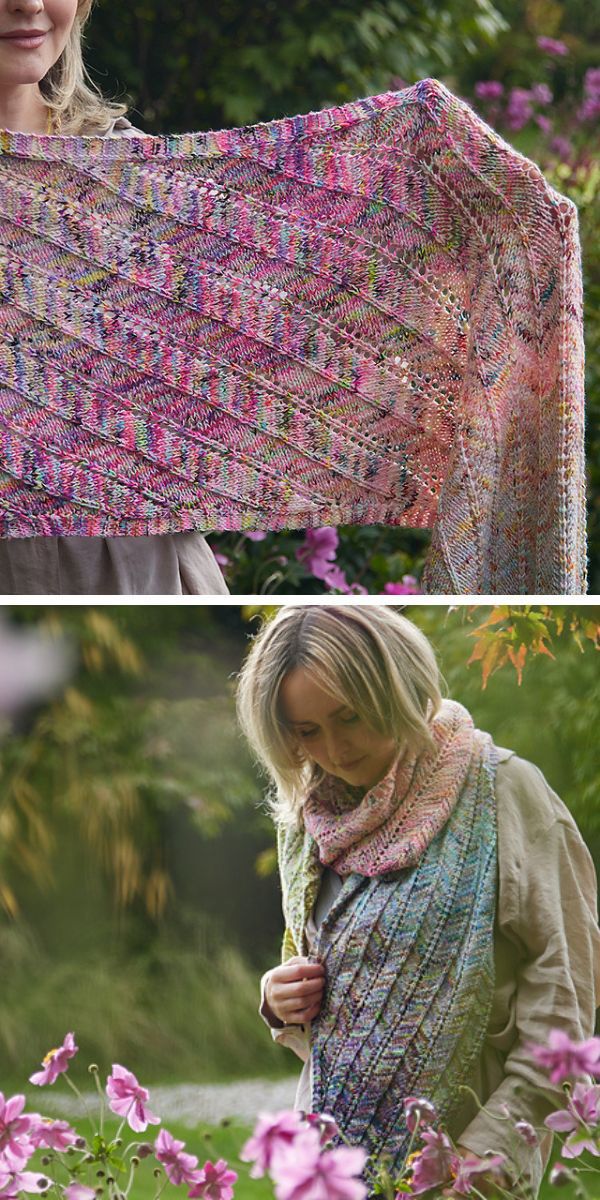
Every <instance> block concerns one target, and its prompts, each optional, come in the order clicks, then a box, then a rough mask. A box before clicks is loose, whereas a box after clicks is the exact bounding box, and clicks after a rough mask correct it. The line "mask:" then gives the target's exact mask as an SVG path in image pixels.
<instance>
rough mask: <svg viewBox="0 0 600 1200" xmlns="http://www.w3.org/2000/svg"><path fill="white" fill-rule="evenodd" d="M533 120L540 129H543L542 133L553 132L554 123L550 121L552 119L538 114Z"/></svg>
mask: <svg viewBox="0 0 600 1200" xmlns="http://www.w3.org/2000/svg"><path fill="white" fill-rule="evenodd" d="M533 119H534V121H535V123H536V125H538V126H539V128H540V129H541V131H542V133H545V134H548V133H550V132H551V130H552V121H551V120H550V117H546V116H544V114H543V113H536V115H535V117H534V118H533Z"/></svg>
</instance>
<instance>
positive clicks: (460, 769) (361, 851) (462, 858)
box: [238, 605, 600, 1194]
mask: <svg viewBox="0 0 600 1200" xmlns="http://www.w3.org/2000/svg"><path fill="white" fill-rule="evenodd" d="M238 705H239V715H240V720H241V724H242V727H243V729H244V732H245V733H246V735H247V737H248V739H249V741H250V743H251V745H252V747H253V749H254V751H255V753H256V755H257V757H258V758H259V759H260V761H261V762H262V764H263V765H264V766H265V767H266V769H267V771H268V773H269V776H270V778H271V780H272V781H273V783H274V785H275V789H274V793H273V796H272V799H271V804H272V812H273V816H274V819H275V821H276V825H277V834H278V857H279V869H280V875H281V886H282V893H283V910H284V915H285V925H286V928H285V935H284V940H283V955H282V958H283V962H282V965H280V966H278V967H274V968H273V969H272V970H270V971H268V972H267V973H266V975H265V976H264V978H263V997H262V1005H261V1012H262V1015H263V1017H264V1019H265V1020H266V1021H267V1023H268V1024H269V1025H270V1026H271V1028H272V1033H273V1037H274V1038H275V1039H276V1040H277V1041H280V1042H281V1043H282V1044H283V1045H286V1046H289V1047H291V1048H292V1049H293V1050H295V1051H296V1053H297V1054H298V1055H299V1057H300V1058H302V1059H303V1060H304V1067H303V1070H302V1074H301V1077H300V1081H299V1086H298V1093H297V1097H296V1107H297V1108H300V1109H303V1110H305V1111H312V1112H327V1113H330V1114H331V1115H332V1116H333V1117H334V1118H335V1120H336V1122H337V1124H338V1126H339V1128H340V1130H341V1132H342V1134H343V1135H344V1137H345V1138H347V1139H348V1140H349V1141H350V1142H351V1143H355V1144H361V1145H363V1146H364V1147H365V1149H367V1150H368V1151H369V1152H370V1153H371V1154H373V1155H375V1156H379V1155H383V1154H386V1155H389V1156H390V1157H391V1159H392V1162H393V1166H394V1168H395V1169H396V1170H397V1169H399V1168H400V1165H401V1164H402V1162H403V1159H404V1157H405V1154H406V1149H407V1144H408V1141H409V1134H408V1130H407V1126H406V1122H405V1117H404V1110H403V1100H404V1099H405V1098H407V1097H409V1096H417V1097H424V1098H426V1099H427V1100H429V1101H431V1102H432V1103H433V1105H434V1106H435V1109H436V1111H437V1113H438V1114H439V1117H440V1120H441V1121H442V1122H443V1124H444V1126H445V1128H446V1129H447V1130H448V1132H449V1133H450V1134H451V1135H452V1137H453V1138H454V1140H455V1141H456V1143H457V1145H458V1147H459V1151H460V1153H464V1154H465V1155H466V1154H469V1155H470V1156H473V1155H475V1156H477V1157H480V1158H483V1157H484V1156H485V1155H486V1153H487V1152H488V1151H494V1152H500V1153H503V1154H504V1155H505V1156H506V1160H507V1178H506V1179H505V1182H509V1181H510V1180H514V1179H517V1178H519V1177H520V1178H521V1179H527V1180H529V1182H530V1185H531V1187H532V1190H533V1193H534V1194H537V1191H538V1189H539V1184H540V1181H541V1177H542V1174H543V1170H544V1165H545V1163H546V1161H547V1158H548V1154H549V1150H550V1143H551V1136H547V1137H545V1138H543V1139H542V1142H541V1145H540V1144H535V1145H533V1144H531V1131H530V1130H527V1132H528V1133H529V1141H527V1140H525V1139H524V1137H522V1136H520V1135H519V1133H518V1132H517V1131H516V1130H515V1123H516V1122H517V1121H519V1120H522V1121H526V1122H529V1123H530V1124H532V1125H535V1126H539V1125H540V1124H541V1123H542V1122H543V1119H544V1117H545V1116H546V1115H547V1113H548V1112H550V1110H551V1108H552V1107H553V1106H554V1107H556V1105H557V1102H558V1104H560V1103H561V1101H562V1099H563V1097H562V1093H561V1092H560V1091H558V1093H557V1091H552V1089H549V1087H548V1082H547V1079H546V1077H545V1076H544V1075H543V1074H542V1072H541V1070H540V1069H539V1068H538V1067H537V1065H536V1063H535V1062H534V1061H533V1059H532V1055H531V1053H530V1051H529V1049H528V1046H529V1043H545V1042H546V1040H547V1035H548V1033H549V1031H550V1030H551V1029H552V1028H553V1027H560V1028H561V1029H562V1030H564V1031H565V1032H566V1033H568V1034H569V1035H570V1036H571V1037H572V1038H573V1039H574V1040H580V1039H583V1038H587V1037H589V1036H591V1035H592V1033H593V1030H594V1018H595V1012H596V1007H597V1003H598V999H599V998H600V932H599V930H598V925H597V907H596V904H597V900H596V895H597V893H596V878H595V872H594V867H593V863H592V859H591V856H590V854H589V851H588V850H587V848H586V846H585V843H584V842H583V839H582V838H581V835H580V834H579V832H578V829H577V826H576V825H575V822H574V820H573V818H572V817H571V815H570V813H569V812H568V810H567V808H566V807H565V805H564V804H563V803H562V801H561V800H560V799H559V798H558V796H556V795H555V793H554V792H553V791H552V790H551V788H550V787H549V786H548V784H547V783H546V781H545V779H544V777H543V776H542V775H541V773H540V771H539V770H538V769H537V768H536V767H535V766H533V765H532V764H531V763H529V762H526V761H524V760H523V759H520V758H519V757H518V756H517V755H516V754H514V753H513V752H512V751H511V750H506V749H502V748H500V747H498V746H496V745H495V744H494V742H493V741H492V738H491V737H490V735H489V734H487V733H484V732H482V731H481V730H478V729H477V728H476V727H475V726H474V723H473V720H472V718H471V716H470V714H469V712H468V711H467V710H466V709H465V708H464V707H463V706H462V705H461V704H459V703H457V702H455V701H452V700H445V699H442V695H441V690H440V675H439V670H438V666H437V663H436V660H435V656H434V653H433V650H432V647H431V645H430V644H429V642H428V641H427V639H426V637H425V636H424V635H423V634H422V633H421V632H420V631H419V629H418V628H417V627H416V626H415V625H413V624H412V623H411V622H410V621H409V620H407V619H406V618H404V617H403V616H401V615H399V614H398V613H397V612H395V611H394V610H393V609H392V608H389V607H385V606H360V605H356V606H355V605H352V606H344V607H342V606H335V605H328V606H306V607H293V606H290V607H285V608H282V609H280V610H279V613H278V615H277V616H276V617H275V618H274V619H273V620H272V621H271V622H270V623H268V624H266V625H265V626H264V627H263V629H262V630H261V632H260V633H259V634H258V636H257V637H256V638H255V640H254V643H253V645H252V647H251V649H250V653H249V655H248V658H247V661H246V663H245V665H244V667H243V669H242V672H241V675H240V682H239V692H238ZM466 1088H468V1089H472V1092H474V1093H475V1095H476V1096H477V1097H478V1098H479V1105H478V1104H477V1102H476V1101H475V1099H474V1097H473V1095H472V1092H471V1091H469V1090H464V1089H466ZM539 1088H545V1089H546V1097H542V1096H541V1095H540V1092H539V1091H538V1089H539ZM507 1114H510V1116H511V1117H512V1118H513V1119H512V1120H511V1119H508V1120H507V1119H506V1117H507ZM498 1117H504V1120H498V1119H497V1118H498Z"/></svg>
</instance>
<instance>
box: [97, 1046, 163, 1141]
mask: <svg viewBox="0 0 600 1200" xmlns="http://www.w3.org/2000/svg"><path fill="white" fill-rule="evenodd" d="M106 1095H107V1096H108V1099H109V1105H108V1107H109V1108H110V1109H111V1111H112V1112H114V1113H116V1114H117V1116H119V1117H126V1119H127V1124H128V1125H129V1127H130V1129H133V1130H134V1131H135V1133H143V1132H144V1130H145V1129H147V1128H148V1126H149V1125H160V1117H157V1116H155V1114H154V1113H152V1112H150V1109H148V1108H146V1101H147V1100H148V1096H149V1093H148V1089H147V1088H144V1087H141V1086H140V1084H139V1083H138V1081H137V1079H136V1077H135V1075H133V1074H132V1072H131V1071H128V1070H127V1069H126V1068H125V1067H121V1066H120V1065H119V1063H113V1069H112V1075H109V1077H108V1079H107V1081H106Z"/></svg>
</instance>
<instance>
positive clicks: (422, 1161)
mask: <svg viewBox="0 0 600 1200" xmlns="http://www.w3.org/2000/svg"><path fill="white" fill-rule="evenodd" d="M421 1140H422V1141H423V1142H425V1148H424V1149H423V1150H421V1151H420V1152H419V1153H417V1154H416V1155H415V1156H414V1157H413V1156H412V1155H411V1170H412V1179H411V1181H410V1185H411V1191H412V1194H413V1195H414V1196H418V1195H420V1194H421V1192H428V1191H429V1189H430V1188H434V1187H440V1186H441V1185H443V1184H445V1183H448V1182H449V1181H450V1180H451V1179H453V1178H454V1176H455V1175H456V1174H457V1172H458V1169H459V1167H460V1163H461V1160H460V1156H459V1155H458V1154H456V1152H455V1151H454V1150H453V1148H452V1143H451V1141H450V1139H449V1138H448V1136H447V1134H445V1133H444V1132H443V1131H442V1130H436V1129H424V1130H423V1132H422V1134H421Z"/></svg>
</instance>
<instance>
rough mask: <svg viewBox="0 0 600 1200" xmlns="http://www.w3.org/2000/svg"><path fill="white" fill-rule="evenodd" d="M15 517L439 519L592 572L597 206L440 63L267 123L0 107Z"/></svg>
mask: <svg viewBox="0 0 600 1200" xmlns="http://www.w3.org/2000/svg"><path fill="white" fill-rule="evenodd" d="M0 280H1V287H2V301H3V303H2V305H1V306H0V535H1V536H3V537H7V538H15V537H29V536H36V535H47V536H56V535H63V536H64V535H89V536H98V535H102V536H118V535H145V534H161V533H174V532H177V531H182V530H193V529H201V530H203V531H205V532H206V531H211V530H245V531H251V530H267V531H269V530H270V531H275V530H281V529H301V528H308V527H315V526H322V525H340V524H382V525H397V526H407V527H411V528H419V527H422V528H428V529H431V531H432V535H431V546H430V549H429V552H428V560H427V564H426V569H425V573H424V587H425V590H426V591H427V592H428V593H440V592H447V593H463V594H465V593H504V594H506V593H519V592H521V593H558V594H566V593H581V592H583V591H585V590H586V563H585V531H584V462H583V343H582V326H583V321H582V283H581V261H580V247H579V240H578V217H577V209H576V207H575V205H574V204H573V203H572V201H570V200H568V199H566V198H565V197H563V196H561V195H560V193H558V192H556V191H555V190H553V188H552V187H550V185H549V184H548V183H547V182H546V180H545V179H544V176H543V175H542V173H541V171H540V169H539V168H538V167H537V166H536V165H535V164H534V163H533V162H531V161H530V160H528V159H527V158H525V157H524V156H523V155H521V154H519V153H518V152H516V151H515V150H514V149H513V148H512V147H511V146H510V145H509V144H508V143H507V142H505V141H504V140H503V139H502V138H501V137H500V136H499V135H498V134H497V133H496V132H495V131H494V130H493V129H492V128H491V127H490V126H488V125H487V124H486V123H485V122H484V121H482V120H481V119H480V118H479V117H478V116H477V114H476V113H475V112H474V110H473V109H472V108H471V107H470V105H469V104H467V103H466V102H464V101H463V100H461V99H459V98H457V97H456V96H454V95H453V94H452V93H451V92H450V91H449V90H448V89H447V88H446V87H445V86H444V85H443V84H442V83H440V82H439V81H438V80H436V79H424V80H421V81H420V82H418V83H416V84H414V85H413V86H410V87H407V88H405V89H403V90H402V91H399V92H384V93H382V94H381V95H377V96H369V97H367V98H365V99H360V100H355V101H351V102H349V103H347V104H344V105H341V106H337V107H331V108H326V109H323V110H321V111H317V112H309V113H307V114H304V115H299V116H295V117H284V118H282V119H279V120H273V121H270V122H268V123H258V124H256V125H250V126H243V127H242V128H234V129H225V130H219V131H216V132H192V133H182V134H175V135H168V134H161V135H157V136H140V137H132V138H129V137H128V138H126V139H125V138H123V139H112V138H102V137H101V136H92V137H85V136H71V135H66V136H48V135H42V134H26V133H18V132H10V131H6V130H4V131H0Z"/></svg>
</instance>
